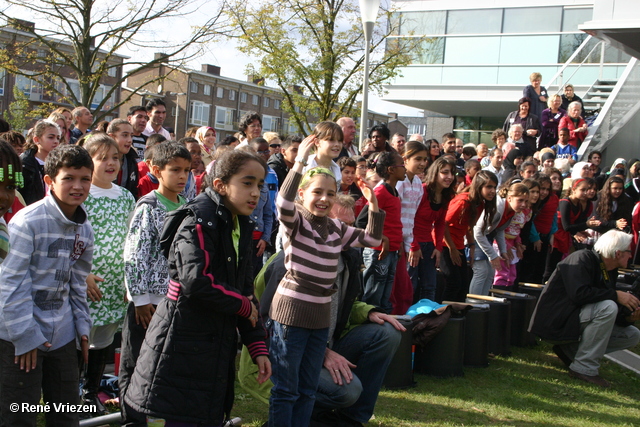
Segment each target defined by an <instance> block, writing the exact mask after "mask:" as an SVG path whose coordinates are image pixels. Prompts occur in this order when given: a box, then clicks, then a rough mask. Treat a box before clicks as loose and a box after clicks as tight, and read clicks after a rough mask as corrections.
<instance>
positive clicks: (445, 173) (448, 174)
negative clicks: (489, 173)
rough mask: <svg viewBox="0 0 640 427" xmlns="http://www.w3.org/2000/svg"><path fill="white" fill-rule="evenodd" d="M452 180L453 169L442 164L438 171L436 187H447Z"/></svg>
mask: <svg viewBox="0 0 640 427" xmlns="http://www.w3.org/2000/svg"><path fill="white" fill-rule="evenodd" d="M463 181H464V179H463ZM452 182H453V171H451V166H444V167H443V168H442V169H440V172H438V176H437V182H436V187H440V189H443V188H449V187H450V186H451V183H452Z"/></svg>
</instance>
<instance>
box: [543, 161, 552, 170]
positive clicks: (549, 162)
mask: <svg viewBox="0 0 640 427" xmlns="http://www.w3.org/2000/svg"><path fill="white" fill-rule="evenodd" d="M553 164H554V160H553V159H547V160H545V161H544V162H543V163H542V167H545V168H552V167H553Z"/></svg>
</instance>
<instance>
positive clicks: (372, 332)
mask: <svg viewBox="0 0 640 427" xmlns="http://www.w3.org/2000/svg"><path fill="white" fill-rule="evenodd" d="M400 338H401V333H400V331H397V330H396V329H395V328H394V327H393V326H391V324H390V323H386V322H385V323H384V324H383V325H378V324H377V323H365V324H362V325H360V326H358V327H356V328H354V329H352V330H351V331H350V332H349V333H348V334H347V335H345V336H344V337H342V338H340V340H339V341H338V342H337V343H335V345H334V346H333V350H334V351H335V352H336V353H338V354H340V355H341V356H344V357H345V358H346V359H347V360H349V361H350V362H351V363H353V364H354V365H356V368H354V369H353V374H354V375H353V380H352V381H351V383H350V384H347V383H346V382H344V381H343V385H342V386H339V385H337V384H336V383H334V382H333V379H332V378H331V374H330V373H329V372H328V371H327V370H326V369H324V368H323V369H322V375H321V376H320V384H319V385H318V393H317V395H318V396H317V402H316V405H317V406H319V407H323V408H331V409H334V408H339V409H338V410H339V411H340V412H341V413H343V414H344V415H346V416H347V417H348V418H350V419H352V420H356V421H359V422H361V423H366V422H368V421H369V419H370V418H371V416H372V415H373V409H374V408H375V406H376V401H377V399H378V393H379V392H380V388H381V387H382V381H383V380H384V376H385V374H386V373H387V368H388V367H389V363H391V359H393V356H394V355H395V354H396V350H397V348H398V345H400Z"/></svg>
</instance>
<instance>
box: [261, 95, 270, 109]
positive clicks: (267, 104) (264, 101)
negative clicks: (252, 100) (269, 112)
mask: <svg viewBox="0 0 640 427" xmlns="http://www.w3.org/2000/svg"><path fill="white" fill-rule="evenodd" d="M262 106H263V107H266V108H269V98H267V97H266V96H265V97H264V98H263V100H262Z"/></svg>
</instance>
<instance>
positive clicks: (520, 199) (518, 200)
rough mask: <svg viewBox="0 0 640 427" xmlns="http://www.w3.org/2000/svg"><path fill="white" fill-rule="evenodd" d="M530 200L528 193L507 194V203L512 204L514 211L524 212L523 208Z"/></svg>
mask: <svg viewBox="0 0 640 427" xmlns="http://www.w3.org/2000/svg"><path fill="white" fill-rule="evenodd" d="M528 200H529V196H528V195H526V194H522V195H518V196H516V195H513V196H512V195H509V196H507V203H509V206H511V209H513V211H514V212H522V210H523V209H524V208H526V207H527V201H528Z"/></svg>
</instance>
